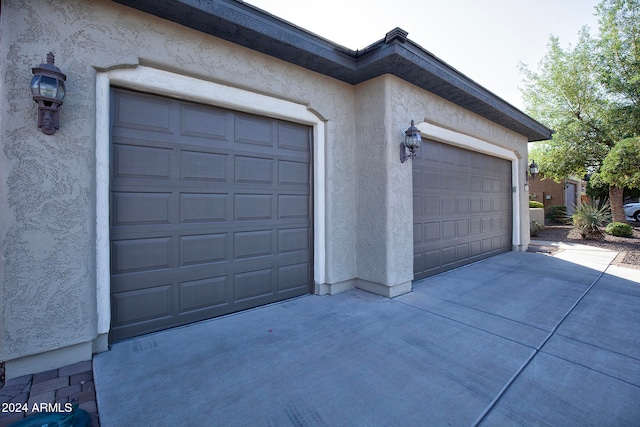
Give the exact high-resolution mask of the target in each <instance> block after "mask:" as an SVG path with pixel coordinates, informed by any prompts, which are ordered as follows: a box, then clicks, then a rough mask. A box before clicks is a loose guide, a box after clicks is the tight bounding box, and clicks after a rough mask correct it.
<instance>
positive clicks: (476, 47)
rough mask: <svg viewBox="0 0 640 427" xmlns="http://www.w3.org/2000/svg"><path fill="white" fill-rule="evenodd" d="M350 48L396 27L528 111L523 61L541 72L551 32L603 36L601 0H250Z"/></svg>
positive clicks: (568, 39)
mask: <svg viewBox="0 0 640 427" xmlns="http://www.w3.org/2000/svg"><path fill="white" fill-rule="evenodd" d="M245 3H249V4H251V5H253V6H256V7H258V8H260V9H263V10H265V11H267V12H269V13H271V14H272V15H275V16H277V17H279V18H282V19H285V20H287V21H289V22H291V23H293V24H295V25H297V26H299V27H302V28H304V29H305V30H308V31H310V32H312V33H315V34H317V35H319V36H321V37H323V38H325V39H328V40H331V41H332V42H334V43H337V44H340V45H342V46H344V47H347V48H349V49H351V50H357V49H363V48H365V47H366V46H368V45H370V44H372V43H374V42H376V41H378V40H380V39H383V38H384V36H385V34H386V33H387V32H389V31H390V30H392V29H394V28H395V27H400V28H402V29H403V30H405V31H408V32H409V36H408V37H409V39H410V40H411V41H413V42H414V43H417V44H419V45H420V46H422V47H423V48H424V49H426V50H427V51H429V52H431V53H432V54H433V55H435V56H436V57H438V58H440V59H441V60H442V61H444V62H446V63H447V64H449V65H450V66H451V67H453V68H455V69H456V70H458V71H459V72H461V73H462V74H464V75H466V76H467V77H469V78H470V79H471V80H474V81H475V82H476V83H478V84H480V85H482V86H484V87H485V88H486V89H488V90H489V91H491V92H493V93H494V94H496V95H498V96H499V97H501V98H502V99H504V100H505V101H507V102H509V103H510V104H512V105H514V106H515V107H517V108H519V109H521V110H523V111H524V104H523V102H522V97H521V92H520V89H519V88H520V87H522V86H523V85H522V81H523V78H524V77H523V75H522V74H521V72H520V71H519V66H518V65H519V64H520V63H521V62H522V63H524V64H526V65H527V66H528V67H529V68H530V69H532V70H536V69H537V64H538V63H539V61H540V60H541V59H542V57H543V56H544V54H545V53H546V50H547V43H548V41H549V37H550V36H551V35H553V36H556V37H558V38H559V40H560V44H561V46H563V47H567V46H568V45H574V44H575V42H576V41H577V39H578V32H579V30H580V29H581V28H582V27H583V26H585V25H586V26H588V27H589V28H590V29H591V33H592V34H594V35H596V34H597V28H598V21H597V18H596V17H595V16H594V13H595V6H596V5H597V4H598V3H599V0H395V1H389V0H385V1H382V0H368V1H359V0H245Z"/></svg>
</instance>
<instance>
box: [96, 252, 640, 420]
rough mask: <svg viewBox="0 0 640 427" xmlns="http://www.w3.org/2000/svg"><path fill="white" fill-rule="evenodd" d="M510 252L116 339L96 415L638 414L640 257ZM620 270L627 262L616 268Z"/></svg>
mask: <svg viewBox="0 0 640 427" xmlns="http://www.w3.org/2000/svg"><path fill="white" fill-rule="evenodd" d="M615 255H616V253H615V252H610V251H604V250H599V249H595V248H591V247H586V249H585V248H583V247H578V246H576V247H572V248H568V249H566V250H565V251H563V252H561V253H559V254H558V255H557V256H555V257H550V256H545V255H541V254H533V253H522V252H511V253H507V254H503V255H499V256H496V257H493V258H490V259H487V260H484V261H481V262H478V263H476V264H472V265H469V266H466V267H464V268H460V269H457V270H454V271H451V272H448V273H445V274H441V275H439V276H436V277H432V278H429V279H425V280H422V281H420V282H416V283H414V291H413V292H412V293H410V294H406V295H403V296H400V297H397V298H395V299H392V300H391V299H386V298H383V297H379V296H376V295H373V294H369V293H367V292H364V291H359V290H354V291H349V292H345V293H342V294H339V295H334V296H315V295H309V296H305V297H300V298H297V299H294V300H288V301H284V302H281V303H277V304H273V305H270V306H266V307H262V308H258V309H254V310H250V311H246V312H242V313H238V314H235V315H230V316H225V317H220V318H217V319H213V320H210V321H206V322H201V323H198V324H194V325H191V326H187V327H182V328H177V329H172V330H168V331H164V332H160V333H156V334H151V335H147V336H143V337H140V338H137V339H133V340H129V341H125V342H121V343H117V344H115V345H114V346H113V348H112V349H111V351H109V352H106V353H102V354H99V355H97V356H96V357H95V358H94V376H95V382H96V389H97V399H98V408H99V411H100V422H101V425H102V426H106V427H110V426H130V425H158V426H175V425H238V426H244V425H271V426H286V425H292V426H303V425H304V426H307V425H308V426H316V425H317V426H360V425H369V426H378V425H394V426H425V425H430V426H431V425H433V426H439V425H445V426H446V425H452V426H470V425H496V426H504V425H542V424H544V425H557V426H574V425H575V426H588V425H594V426H607V425H610V426H625V425H629V426H637V425H640V405H638V402H640V308H639V307H640V270H628V269H620V268H615V267H612V266H610V263H611V261H612V260H613V259H614V257H615ZM619 270H621V271H619Z"/></svg>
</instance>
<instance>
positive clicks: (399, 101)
mask: <svg viewBox="0 0 640 427" xmlns="http://www.w3.org/2000/svg"><path fill="white" fill-rule="evenodd" d="M389 80H390V90H391V95H390V96H391V98H392V99H393V102H392V103H391V106H392V111H391V114H390V120H391V121H392V122H395V123H398V126H399V124H400V123H402V121H403V120H404V121H405V122H406V121H407V120H410V119H411V118H413V117H415V121H416V123H418V122H419V121H424V122H427V123H432V124H434V125H437V126H439V127H442V128H445V129H451V130H453V131H455V132H457V133H460V134H463V135H469V136H472V137H474V138H477V139H479V140H482V141H484V142H486V143H489V144H492V145H494V146H496V147H498V148H502V149H505V150H507V151H509V152H510V153H513V154H512V157H515V158H517V159H518V161H517V165H518V168H517V169H518V170H517V171H514V173H513V175H514V180H513V182H512V186H514V187H516V190H517V193H516V194H517V198H518V203H519V209H518V211H519V212H520V216H519V220H520V222H521V224H525V226H521V225H520V226H518V224H517V221H514V227H516V230H515V233H516V234H517V235H518V236H519V239H516V238H514V250H526V248H527V245H528V244H529V242H530V237H529V227H528V224H529V209H528V208H529V198H528V193H527V191H525V189H524V181H523V180H524V177H525V175H524V171H525V170H526V167H527V161H528V158H527V138H526V137H524V136H523V135H520V134H517V133H515V132H513V131H511V130H509V129H506V128H504V127H502V126H499V125H497V124H495V123H493V122H491V121H489V120H487V119H485V118H483V117H480V116H478V115H476V114H473V113H471V112H469V111H467V110H465V109H463V108H461V107H459V106H457V105H455V104H453V103H451V102H449V101H447V100H445V99H442V98H440V97H438V96H436V95H433V94H432V93H429V92H427V91H424V90H421V89H418V88H416V87H415V86H413V85H411V84H410V83H407V82H406V81H404V80H401V79H399V78H397V77H393V76H389ZM443 142H447V141H443ZM517 172H521V173H517ZM516 240H518V241H519V244H516V242H515V241H516Z"/></svg>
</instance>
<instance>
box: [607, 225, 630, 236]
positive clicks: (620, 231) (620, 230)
mask: <svg viewBox="0 0 640 427" xmlns="http://www.w3.org/2000/svg"><path fill="white" fill-rule="evenodd" d="M604 232H605V233H607V234H611V235H612V236H616V237H633V228H631V226H630V225H629V224H626V223H624V222H612V223H611V224H609V225H607V226H606V227H605V229H604Z"/></svg>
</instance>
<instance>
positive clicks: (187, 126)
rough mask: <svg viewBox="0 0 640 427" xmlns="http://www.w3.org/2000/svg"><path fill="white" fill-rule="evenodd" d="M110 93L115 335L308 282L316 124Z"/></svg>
mask: <svg viewBox="0 0 640 427" xmlns="http://www.w3.org/2000/svg"><path fill="white" fill-rule="evenodd" d="M112 99H113V103H112V116H111V117H112V118H113V120H112V127H111V131H112V134H111V141H112V144H111V216H110V221H111V224H110V233H111V234H110V238H111V307H112V313H111V335H110V338H111V340H112V341H114V340H121V339H124V338H128V337H132V336H136V335H140V334H144V333H148V332H152V331H157V330H160V329H165V328H169V327H173V326H178V325H184V324H187V323H190V322H195V321H199V320H203V319H208V318H211V317H214V316H219V315H223V314H227V313H231V312H234V311H238V310H243V309H247V308H251V307H256V306H259V305H262V304H266V303H271V302H274V301H279V300H282V299H286V298H290V297H294V296H299V295H303V294H307V293H309V292H310V290H311V256H312V254H311V247H312V241H311V235H312V234H311V233H312V230H311V220H310V213H311V212H312V209H311V196H310V176H311V170H310V169H311V168H310V164H311V163H310V146H311V129H310V128H309V127H307V126H302V125H299V124H295V123H289V122H284V121H279V120H274V119H270V118H266V117H258V116H253V115H249V114H244V113H239V112H234V111H229V110H224V109H219V108H212V107H209V106H203V105H199V104H193V103H188V102H181V101H177V100H174V99H168V98H162V97H158V96H150V95H145V94H139V93H134V92H128V91H122V90H114V91H113V93H112Z"/></svg>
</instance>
